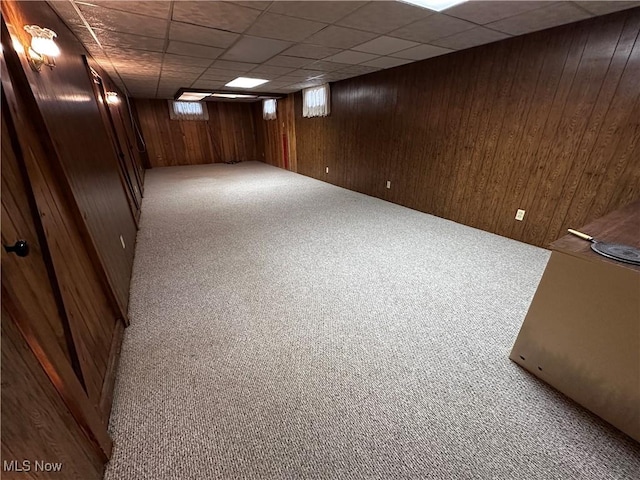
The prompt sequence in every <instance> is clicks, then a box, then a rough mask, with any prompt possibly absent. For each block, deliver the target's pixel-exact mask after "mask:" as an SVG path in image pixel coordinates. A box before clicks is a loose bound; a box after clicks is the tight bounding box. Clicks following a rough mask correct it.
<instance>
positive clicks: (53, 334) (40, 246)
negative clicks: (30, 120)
mask: <svg viewBox="0 0 640 480" xmlns="http://www.w3.org/2000/svg"><path fill="white" fill-rule="evenodd" d="M1 96H2V108H1V116H2V131H1V135H2V136H1V143H2V158H1V160H2V165H1V168H2V201H1V203H2V227H1V238H2V244H3V247H2V248H0V257H1V261H2V274H1V275H2V399H1V401H2V420H1V425H2V461H3V467H4V472H3V478H5V477H6V478H26V477H28V478H78V479H93V478H95V479H99V478H100V476H101V473H102V464H103V462H104V461H106V460H107V459H108V457H109V455H110V452H111V439H110V438H109V435H108V432H107V429H106V424H105V422H104V419H103V418H101V414H100V411H99V406H98V405H96V404H95V402H93V401H92V400H91V399H90V398H89V394H88V393H87V387H86V382H85V379H84V376H85V373H84V371H83V368H82V365H81V362H80V361H79V359H78V354H77V351H76V347H75V342H74V338H73V332H72V328H71V326H70V324H69V320H68V317H67V315H66V313H65V309H64V306H63V300H62V295H61V292H60V290H59V284H58V283H57V281H56V277H55V273H54V271H53V267H52V262H51V258H50V252H49V249H48V246H47V242H46V240H45V239H44V238H45V236H44V231H43V229H42V225H41V223H40V222H39V216H38V215H37V214H36V212H37V210H36V204H35V199H34V197H33V194H32V192H31V190H30V187H29V184H28V182H27V177H26V171H25V168H24V165H23V163H22V160H21V158H20V157H21V154H20V146H19V144H18V142H17V135H16V131H15V128H14V126H13V122H12V119H11V116H10V113H9V109H8V108H7V103H6V101H5V96H4V90H3V91H2V93H1ZM18 241H22V242H24V245H26V246H24V247H22V248H19V249H14V248H13V247H15V245H16V242H18ZM7 247H8V248H7ZM26 459H28V460H30V462H31V463H29V464H24V463H22V462H23V460H26ZM36 459H38V460H41V459H43V460H44V459H47V461H50V462H54V463H57V462H62V464H61V465H60V470H59V471H55V470H52V471H49V472H47V471H41V472H39V473H38V472H36V466H35V464H34V461H35V460H36ZM6 462H8V463H6ZM16 462H17V463H16ZM47 468H48V467H47ZM52 468H53V467H52ZM26 473H29V474H30V475H28V476H27V475H26Z"/></svg>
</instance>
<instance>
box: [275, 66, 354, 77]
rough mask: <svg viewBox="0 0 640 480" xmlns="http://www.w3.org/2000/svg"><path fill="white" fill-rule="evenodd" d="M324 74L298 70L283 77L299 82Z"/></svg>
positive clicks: (316, 71)
mask: <svg viewBox="0 0 640 480" xmlns="http://www.w3.org/2000/svg"><path fill="white" fill-rule="evenodd" d="M343 66H344V65H343ZM324 73H325V72H323V71H321V70H309V69H300V70H294V71H293V72H289V73H287V74H286V75H284V76H285V77H297V80H298V81H299V80H300V78H313V77H318V76H320V75H323V74H324Z"/></svg>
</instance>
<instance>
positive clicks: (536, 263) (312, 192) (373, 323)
mask: <svg viewBox="0 0 640 480" xmlns="http://www.w3.org/2000/svg"><path fill="white" fill-rule="evenodd" d="M145 193H146V195H145V198H144V202H143V209H142V219H141V228H140V231H139V234H138V243H137V247H136V259H135V266H134V275H133V282H132V289H131V306H130V317H131V326H130V327H129V328H128V329H127V331H126V334H125V339H124V344H123V348H122V357H121V361H120V365H119V373H118V379H117V384H116V390H115V398H114V407H113V413H112V416H111V423H110V430H111V433H112V435H113V438H114V442H115V448H114V452H113V458H112V459H111V461H110V463H109V465H108V468H107V472H106V475H105V478H106V479H107V480H116V479H119V480H143V479H144V480H147V479H152V480H165V479H166V480H170V479H171V480H173V479H194V480H195V479H365V478H366V479H395V478H404V479H431V478H433V479H472V478H473V479H476V478H479V479H485V478H486V479H489V478H491V479H598V480H601V479H632V478H635V479H637V478H639V477H638V475H639V472H640V448H639V445H638V444H637V443H635V442H633V441H632V440H630V439H629V438H628V437H626V436H624V435H623V434H621V433H620V432H618V431H617V430H615V429H613V428H612V427H610V426H608V425H607V424H606V423H604V422H603V421H601V420H600V419H598V418H597V417H595V416H594V415H592V414H590V413H589V412H587V411H585V410H584V409H582V408H580V407H579V406H577V405H576V404H574V403H573V402H571V401H570V400H568V399H566V398H565V397H564V396H563V395H561V394H559V393H557V392H556V391H554V390H553V389H552V388H550V387H548V386H547V385H545V384H543V383H542V382H540V381H538V380H537V379H536V378H534V377H532V376H531V375H529V374H528V373H527V372H525V371H524V370H522V369H520V368H519V367H518V366H517V365H515V364H514V363H512V362H510V361H509V359H508V355H509V351H510V349H511V346H512V345H513V342H514V340H515V338H516V336H517V333H518V331H519V328H520V325H521V324H522V321H523V319H524V316H525V314H526V311H527V308H528V306H529V303H530V301H531V298H532V296H533V294H534V292H535V289H536V287H537V284H538V281H539V279H540V277H541V275H542V272H543V270H544V267H545V264H546V262H547V260H548V257H549V252H548V251H546V250H543V249H540V248H536V247H532V246H530V245H525V244H522V243H519V242H515V241H512V240H509V239H506V238H502V237H499V236H496V235H492V234H489V233H486V232H482V231H479V230H475V229H473V228H469V227H466V226H462V225H459V224H456V223H453V222H450V221H446V220H443V219H440V218H437V217H433V216H430V215H425V214H422V213H419V212H416V211H413V210H410V209H406V208H403V207H400V206H397V205H393V204H390V203H387V202H384V201H381V200H378V199H375V198H371V197H367V196H365V195H361V194H358V193H354V192H351V191H348V190H344V189H341V188H338V187H335V186H332V185H329V184H326V183H323V182H319V181H316V180H313V179H309V178H306V177H303V176H300V175H296V174H294V173H291V172H286V171H283V170H280V169H276V168H273V167H270V166H266V165H263V164H260V163H242V164H237V165H224V164H222V165H205V166H198V167H174V168H165V169H154V170H152V171H150V172H148V175H147V179H146V192H145Z"/></svg>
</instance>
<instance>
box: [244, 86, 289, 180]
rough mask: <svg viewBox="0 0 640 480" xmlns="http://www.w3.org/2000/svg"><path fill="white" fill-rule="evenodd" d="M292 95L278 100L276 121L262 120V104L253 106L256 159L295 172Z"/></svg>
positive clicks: (258, 103)
mask: <svg viewBox="0 0 640 480" xmlns="http://www.w3.org/2000/svg"><path fill="white" fill-rule="evenodd" d="M294 106H295V102H294V95H293V94H291V95H289V96H288V97H285V98H281V99H278V102H277V104H276V107H277V111H276V119H275V120H264V119H263V118H262V102H256V103H254V104H253V116H254V119H255V124H256V142H257V149H258V157H259V158H260V160H262V161H263V162H265V163H268V164H269V165H274V166H276V167H280V168H285V169H287V170H291V171H292V172H296V171H297V170H298V165H297V158H298V156H297V148H296V122H295V113H294Z"/></svg>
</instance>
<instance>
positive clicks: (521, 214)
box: [516, 209, 524, 221]
mask: <svg viewBox="0 0 640 480" xmlns="http://www.w3.org/2000/svg"><path fill="white" fill-rule="evenodd" d="M516 220H519V221H522V220H524V210H520V209H518V211H517V212H516Z"/></svg>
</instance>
